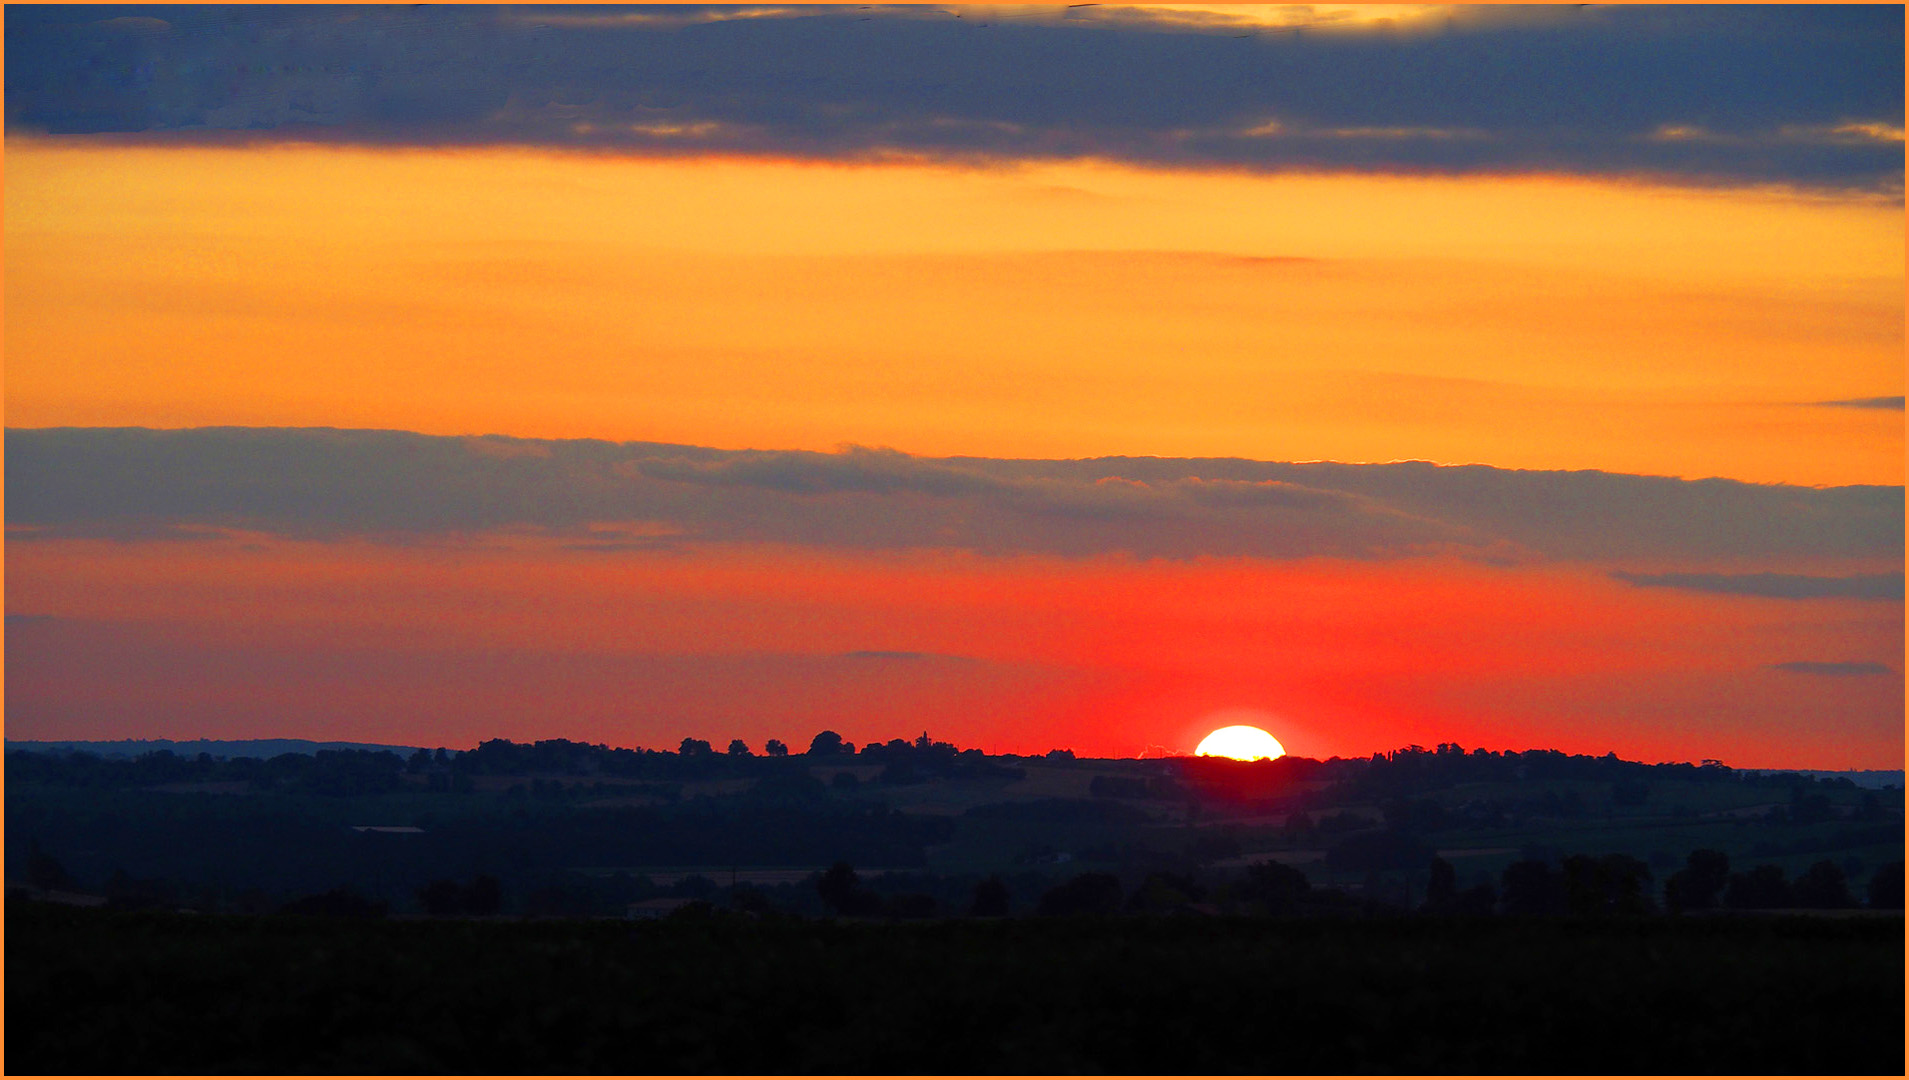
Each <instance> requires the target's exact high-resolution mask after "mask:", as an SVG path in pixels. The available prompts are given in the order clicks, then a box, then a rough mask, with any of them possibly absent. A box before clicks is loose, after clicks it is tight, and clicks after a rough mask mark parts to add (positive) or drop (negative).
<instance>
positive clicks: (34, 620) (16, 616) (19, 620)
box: [6, 611, 54, 630]
mask: <svg viewBox="0 0 1909 1080" xmlns="http://www.w3.org/2000/svg"><path fill="white" fill-rule="evenodd" d="M53 620H54V616H52V615H40V614H35V613H30V612H21V611H9V612H7V621H6V626H7V629H8V630H18V629H21V628H23V627H28V626H44V625H46V624H47V623H50V622H52V621H53Z"/></svg>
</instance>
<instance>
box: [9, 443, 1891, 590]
mask: <svg viewBox="0 0 1909 1080" xmlns="http://www.w3.org/2000/svg"><path fill="white" fill-rule="evenodd" d="M6 484H7V491H8V502H7V526H8V530H9V537H10V538H12V539H15V540H32V539H34V538H37V537H60V536H97V537H104V538H111V539H143V538H148V537H168V538H174V539H183V538H188V537H193V536H202V537H203V536H211V535H217V532H216V531H217V530H249V531H257V532H265V533H276V534H280V535H287V536H305V537H315V538H327V537H339V536H347V535H350V536H366V537H374V538H378V537H382V538H385V539H388V540H391V541H393V542H410V541H411V540H412V539H414V538H417V537H422V536H430V535H444V534H468V533H477V532H482V531H485V530H495V529H506V528H515V529H532V530H540V531H543V532H545V533H547V534H549V535H551V536H554V537H556V538H557V539H559V540H560V541H561V542H563V543H565V544H568V545H571V546H581V547H585V548H589V549H592V550H597V551H602V552H604V553H605V554H606V556H607V555H614V553H616V552H617V551H629V550H654V549H657V548H659V547H674V546H679V545H683V544H693V543H702V542H769V543H784V544H798V545H808V546H816V547H825V548H842V549H880V548H888V549H895V548H950V549H963V550H971V551H977V552H981V553H985V554H1015V553H1041V554H1053V555H1062V556H1087V555H1095V554H1100V553H1107V552H1125V553H1129V554H1132V555H1135V556H1139V557H1161V558H1197V557H1200V556H1254V557H1262V558H1302V557H1306V556H1314V555H1330V556H1341V557H1356V558H1396V557H1405V556H1411V555H1414V554H1419V553H1428V552H1456V553H1459V554H1464V555H1467V556H1471V557H1476V558H1483V559H1490V560H1500V561H1502V560H1513V561H1516V560H1521V559H1547V558H1556V559H1620V558H1650V559H1655V560H1689V561H1693V562H1694V561H1700V560H1705V559H1717V558H1743V557H1797V558H1852V557H1856V558H1862V557H1870V558H1874V557H1900V554H1901V551H1902V543H1903V489H1902V488H1900V487H1881V486H1864V487H1843V488H1805V487H1791V486H1784V485H1774V484H1745V483H1739V482H1736V481H1729V480H1699V481H1686V480H1676V479H1670V478H1665V477H1648V476H1626V475H1621V474H1614V473H1602V472H1590V471H1584V472H1538V471H1527V470H1506V469H1494V468H1490V467H1487V466H1480V465H1467V466H1451V467H1445V466H1436V465H1431V464H1428V463H1425V462H1400V463H1393V464H1370V465H1358V464H1338V463H1332V462H1306V463H1292V462H1262V461H1248V460H1244V459H1238V458H1204V459H1196V458H1096V459H1087V460H1076V461H1046V460H1015V459H998V458H921V457H914V456H911V455H908V454H904V453H901V452H898V451H894V450H873V449H867V448H859V447H852V448H848V449H845V450H842V451H839V452H836V453H814V452H808V451H755V450H717V449H711V448H707V447H696V446H678V445H669V444H660V443H610V442H602V441H597V440H532V439H506V438H502V437H487V438H482V439H467V438H449V437H437V436H428V435H417V434H411V433H406V432H392V431H341V430H335V429H284V428H262V429H254V428H202V429H194V430H186V431H153V430H147V429H136V428H134V429H127V428H114V429H105V428H102V429H85V428H51V429H39V430H11V431H8V432H7V434H6ZM1623 580H1626V581H1629V582H1631V583H1632V584H1636V585H1645V586H1666V587H1676V588H1699V589H1707V590H1709V591H1723V592H1748V593H1749V594H1751V595H1765V594H1767V595H1817V594H1822V595H1861V596H1876V597H1879V598H1880V597H1882V596H1883V595H1885V594H1887V595H1893V596H1894V597H1897V598H1899V597H1900V596H1901V595H1902V585H1901V577H1900V575H1896V576H1893V577H1891V576H1886V575H1885V576H1871V577H1863V578H1852V579H1843V578H1826V579H1816V578H1807V577H1797V576H1794V575H1747V576H1730V575H1703V574H1656V575H1651V574H1627V575H1623ZM1891 583H1893V585H1892V584H1891ZM1891 589H1893V592H1891V591H1890V590H1891ZM1758 590H1765V591H1764V592H1761V593H1760V592H1758ZM1811 590H1815V591H1814V592H1812V591H1811ZM1826 590H1827V591H1826ZM1837 590H1842V591H1841V592H1838V591H1837Z"/></svg>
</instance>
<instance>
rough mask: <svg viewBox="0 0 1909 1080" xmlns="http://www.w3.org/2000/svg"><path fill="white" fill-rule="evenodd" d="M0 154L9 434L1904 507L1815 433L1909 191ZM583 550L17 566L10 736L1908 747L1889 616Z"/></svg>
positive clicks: (1869, 754)
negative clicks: (374, 444) (291, 438)
mask: <svg viewBox="0 0 1909 1080" xmlns="http://www.w3.org/2000/svg"><path fill="white" fill-rule="evenodd" d="M5 165H6V184H7V191H6V194H7V217H6V261H7V265H6V272H7V290H6V315H7V319H6V327H5V346H6V356H7V366H8V372H7V386H6V390H7V393H6V423H7V425H8V426H9V427H12V428H35V427H49V426H64V425H73V426H116V425H139V426H152V427H193V426H201V425H250V426H301V425H322V426H337V427H347V428H391V429H403V430H408V431H417V432H425V433H434V434H472V433H501V434H508V435H517V436H535V437H550V438H579V437H584V438H601V439H613V440H624V439H628V440H652V441H659V442H678V443H688V444H695V445H699V446H710V447H726V448H739V447H760V448H778V449H817V450H828V449H831V448H834V447H837V446H838V445H840V444H843V443H855V444H862V445H869V446H893V447H896V448H899V449H901V450H903V451H907V452H909V453H912V454H921V455H952V454H963V455H977V456H987V457H1083V456H1099V455H1114V454H1133V455H1160V456H1177V457H1190V456H1228V455H1231V456H1240V457H1248V458H1255V459H1262V460H1275V461H1278V460H1318V459H1329V460H1339V461H1351V462H1368V461H1388V460H1397V459H1424V460H1433V461H1437V462H1444V463H1462V462H1481V463H1486V464H1490V465H1494V466H1498V467H1500V468H1525V469H1602V470H1609V471H1615V472H1627V473H1645V474H1662V475H1670V476H1681V477H1687V478H1696V477H1705V476H1723V477H1731V478H1736V479H1740V480H1746V481H1753V482H1782V483H1792V484H1804V485H1839V484H1885V485H1897V484H1901V483H1902V482H1903V478H1904V449H1905V447H1904V438H1903V431H1904V428H1903V413H1902V412H1901V411H1900V410H1899V409H1875V408H1869V409H1862V408H1849V407H1835V406H1831V405H1825V404H1822V403H1824V402H1835V401H1844V400H1848V399H1859V398H1876V397H1888V396H1894V395H1900V394H1902V393H1903V382H1904V380H1903V365H1902V356H1903V345H1904V341H1903V326H1904V323H1903V297H1904V291H1903V286H1904V232H1903V228H1902V210H1901V206H1900V204H1899V202H1890V201H1888V200H1878V199H1876V198H1873V197H1870V196H1862V195H1850V196H1847V197H1844V196H1830V195H1824V194H1811V195H1797V194H1793V193H1787V194H1786V193H1783V192H1778V191H1773V190H1758V191H1747V190H1729V189H1722V188H1716V189H1700V188H1689V187H1687V188H1672V187H1656V186H1648V185H1644V184H1641V183H1628V182H1619V181H1605V180H1586V179H1571V178H1561V177H1543V176H1524V177H1515V178H1514V177H1494V176H1486V175H1475V176H1471V177H1467V178H1446V179H1435V178H1425V177H1418V178H1407V177H1394V176H1383V175H1365V176H1352V175H1330V176H1327V175H1307V174H1301V173H1287V174H1277V175H1275V174H1262V175H1254V174H1248V173H1244V172H1241V173H1230V172H1199V171H1190V170H1189V171H1171V170H1163V169H1141V168H1134V167H1127V166H1120V165H1115V164H1108V163H1095V162H1076V163H1072V164H1044V165H1024V166H1016V165H1001V166H999V167H994V168H956V167H943V166H933V167H931V166H926V165H917V164H907V163H900V162H897V163H891V164H880V165H870V164H863V165H842V164H818V163H792V162H783V161H771V160H745V159H740V158H687V157H685V158H668V159H665V158H643V157H638V156H618V155H612V154H601V155H590V154H566V153H560V152H546V151H534V150H522V149H470V150H373V149H350V148H335V147H333V148H323V147H315V146H292V145H280V146H264V145H262V146H254V147H227V148H215V147H205V146H199V147H190V146H178V147H169V148H156V147H141V146H134V145H119V144H114V143H112V142H111V141H106V140H96V139H90V138H74V137H68V138H61V139H47V138H30V137H18V136H9V138H8V139H7V158H6V162H5ZM714 497H717V496H712V498H714ZM560 541H561V538H558V537H553V536H550V535H539V534H537V533H536V532H534V531H530V530H526V531H523V532H502V533H488V534H480V535H474V536H473V535H439V536H434V537H425V538H420V537H409V538H396V539H393V538H390V537H386V538H384V539H383V540H376V541H374V540H371V539H361V538H360V539H353V538H345V539H331V540H325V541H317V540H300V541H293V540H288V539H284V538H280V537H273V536H269V535H264V534H252V535H247V534H234V535H231V536H228V537H225V538H223V539H201V540H195V541H175V540H147V541H127V540H115V541H105V540H77V539H66V540H34V541H31V542H19V541H16V542H14V543H12V544H10V545H9V548H8V550H7V565H6V570H7V573H8V577H7V586H8V592H7V610H8V613H9V615H10V617H11V616H16V615H17V616H21V617H20V618H17V619H15V618H10V619H9V632H8V636H7V684H8V685H7V689H8V690H9V691H10V694H9V697H8V709H7V718H6V719H7V726H8V734H9V736H10V737H12V738H89V737H91V738H119V737H132V736H141V735H144V736H148V737H160V736H163V737H173V738H193V737H201V736H204V737H215V738H217V737H225V738H239V737H266V736H271V737H305V738H315V739H357V740H365V741H384V742H393V743H428V744H431V745H438V744H442V745H447V746H453V747H463V746H470V745H472V744H474V743H475V742H476V741H478V740H480V739H484V738H490V737H496V736H500V735H502V736H508V737H512V738H519V739H524V738H538V737H567V738H583V739H588V740H592V741H604V742H609V743H612V744H618V745H646V746H673V745H674V744H675V743H676V741H677V740H679V739H680V738H682V737H683V736H685V735H689V736H695V737H699V738H707V739H710V740H712V741H714V742H717V743H718V744H719V745H720V744H721V743H724V742H726V741H727V740H728V739H730V738H732V737H742V738H744V739H746V740H748V741H750V742H751V744H752V745H755V746H757V747H758V748H759V747H760V745H761V742H762V741H763V740H764V739H766V738H770V737H778V738H782V739H784V740H786V741H788V742H790V743H791V744H792V745H797V746H798V748H799V746H800V745H802V744H805V743H806V740H807V739H808V738H809V736H810V735H812V734H813V733H814V732H815V731H816V730H818V729H820V728H822V727H833V728H835V729H837V730H839V731H841V732H842V733H843V734H844V735H846V736H848V737H849V738H850V739H852V740H854V741H857V742H861V741H865V740H867V739H870V738H878V739H883V740H886V739H889V738H893V737H897V736H912V735H914V734H917V733H919V731H920V730H921V729H923V728H927V729H928V730H929V731H930V733H931V734H933V735H935V736H936V737H937V738H950V739H952V740H953V741H955V742H957V743H958V744H960V745H963V746H979V747H981V748H983V749H989V750H1000V751H1015V752H1035V753H1038V752H1041V751H1044V750H1046V749H1048V748H1049V747H1050V746H1069V747H1072V748H1074V749H1076V750H1077V751H1079V752H1081V753H1083V754H1096V755H1113V756H1124V755H1132V754H1137V753H1141V752H1144V751H1148V750H1149V749H1152V750H1153V751H1156V752H1157V751H1159V750H1163V749H1164V750H1170V751H1184V750H1188V749H1190V748H1191V747H1192V746H1193V745H1194V744H1195V743H1196V742H1197V741H1198V738H1199V736H1200V735H1202V734H1204V732H1205V727H1206V725H1207V720H1208V718H1209V717H1211V716H1212V715H1213V714H1215V713H1216V712H1219V711H1222V710H1226V709H1238V708H1250V709H1259V710H1264V711H1265V712H1266V713H1267V714H1268V715H1269V716H1270V717H1272V718H1273V719H1272V720H1269V722H1268V726H1270V727H1272V729H1273V730H1274V733H1275V734H1276V735H1277V736H1278V737H1279V738H1280V739H1281V740H1282V741H1283V742H1284V743H1285V745H1286V747H1287V749H1288V750H1289V751H1291V752H1293V753H1296V754H1302V755H1307V756H1318V757H1324V756H1329V755H1334V754H1342V755H1361V754H1367V753H1371V752H1372V751H1374V750H1383V749H1390V748H1393V747H1397V746H1401V745H1405V744H1408V743H1415V742H1416V743H1420V744H1425V745H1431V744H1435V743H1437V742H1440V741H1458V742H1461V743H1464V744H1466V745H1480V744H1482V745H1486V746H1490V747H1497V748H1514V749H1523V748H1527V747H1539V746H1545V747H1555V748H1558V749H1563V750H1566V751H1571V752H1585V753H1603V752H1605V751H1607V750H1614V751H1616V752H1618V753H1619V754H1620V755H1621V756H1624V757H1627V758H1632V759H1641V760H1646V761H1654V760H1697V759H1701V758H1705V757H1722V758H1724V759H1726V760H1728V761H1729V762H1730V763H1731V764H1733V765H1739V766H1746V767H1756V766H1781V765H1789V766H1798V767H1818V768H1842V767H1872V768H1876V767H1890V766H1891V765H1894V764H1899V763H1900V761H1901V755H1902V728H1901V720H1902V685H1903V684H1902V676H1901V673H1900V672H1901V658H1902V656H1903V629H1902V605H1901V602H1900V601H1899V600H1896V601H1889V600H1883V601H1877V600H1852V599H1812V600H1802V601H1798V600H1772V599H1758V598H1754V597H1745V596H1725V595H1712V594H1704V593H1693V592H1688V591H1678V590H1676V589H1669V588H1640V587H1637V586H1634V585H1629V584H1625V583H1623V582H1621V581H1618V580H1615V579H1614V578H1613V577H1612V576H1611V573H1610V572H1611V571H1612V569H1613V567H1615V566H1616V564H1615V563H1613V564H1611V565H1604V564H1596V565H1593V564H1590V563H1573V562H1568V561H1550V562H1547V561H1544V560H1542V559H1535V560H1530V561H1526V562H1523V563H1520V564H1518V565H1515V566H1514V565H1488V564H1486V563H1484V562H1482V561H1480V562H1467V561H1462V560H1460V559H1458V558H1457V557H1455V556H1451V555H1440V556H1430V557H1415V558H1400V559H1394V560H1379V559H1374V560H1371V561H1357V560H1342V559H1327V558H1304V559H1294V560H1288V561H1278V560H1272V559H1231V558H1201V559H1194V560H1191V561H1180V562H1176V561H1169V560H1151V561H1149V560H1137V559H1133V558H1130V557H1127V556H1121V555H1112V556H1109V555H1096V556H1091V557H1081V558H1072V559H1066V558H1059V557H1054V556H1050V555H1039V554H1029V555H1011V556H1008V555H1003V556H993V557H989V556H983V555H979V554H972V553H966V554H964V553H958V552H949V551H889V552H866V551H864V552H854V551H842V550H829V549H826V548H824V547H816V548H800V547H794V546H781V545H777V544H757V545H750V544H728V543H693V542H686V543H684V544H682V545H680V546H678V547H676V548H674V549H671V550H665V551H652V552H643V551H626V552H622V553H618V554H616V555H613V556H612V555H606V554H602V553H595V554H591V553H583V552H578V551H573V550H569V549H567V548H566V547H565V546H564V545H563V543H562V542H560ZM1481 550H1482V549H1481ZM1873 563H1874V560H1869V561H1867V562H1863V563H1862V565H1853V564H1852V565H1831V564H1830V563H1829V562H1827V561H1824V560H1818V561H1816V562H1813V563H1808V562H1800V563H1798V564H1796V565H1790V564H1787V563H1784V562H1782V561H1781V560H1774V561H1770V562H1768V563H1766V564H1759V565H1756V566H1748V565H1745V566H1739V567H1734V568H1727V567H1722V566H1721V565H1720V564H1713V565H1709V566H1707V567H1697V566H1692V565H1686V564H1685V563H1681V562H1678V561H1677V560H1676V559H1675V558H1672V557H1670V556H1666V557H1665V559H1664V562H1663V565H1661V566H1657V565H1652V566H1644V565H1641V564H1636V563H1626V564H1624V565H1623V567H1622V568H1623V569H1628V570H1630V571H1633V572H1635V571H1641V570H1662V571H1677V570H1691V569H1706V568H1707V569H1710V570H1718V569H1735V570H1737V571H1740V572H1748V571H1753V570H1765V569H1768V570H1775V571H1782V572H1789V573H1804V574H1835V573H1857V572H1861V573H1875V572H1877V571H1879V570H1887V569H1890V567H1889V566H1885V565H1875V564H1873ZM35 616H46V617H45V618H35ZM884 654H890V655H884ZM899 654H917V655H899ZM1799 660H1804V661H1812V662H1814V661H1822V662H1829V663H1832V664H1851V665H1860V664H1867V665H1877V664H1880V665H1884V666H1886V667H1887V668H1888V669H1889V670H1888V672H1887V673H1886V674H1884V675H1880V676H1878V675H1875V674H1871V675H1869V676H1866V677H1821V676H1810V675H1799V674H1796V673H1793V672H1790V671H1784V670H1780V669H1778V668H1776V667H1774V666H1773V665H1777V664H1782V663H1791V662H1796V661H1799Z"/></svg>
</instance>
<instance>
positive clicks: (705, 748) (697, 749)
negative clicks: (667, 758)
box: [676, 738, 715, 757]
mask: <svg viewBox="0 0 1909 1080" xmlns="http://www.w3.org/2000/svg"><path fill="white" fill-rule="evenodd" d="M676 752H677V753H679V754H681V755H683V756H684V757H691V756H699V755H702V754H713V753H715V749H714V748H713V747H711V746H710V745H709V740H708V739H689V738H685V739H684V740H683V742H682V744H681V745H680V746H678V747H677V748H676Z"/></svg>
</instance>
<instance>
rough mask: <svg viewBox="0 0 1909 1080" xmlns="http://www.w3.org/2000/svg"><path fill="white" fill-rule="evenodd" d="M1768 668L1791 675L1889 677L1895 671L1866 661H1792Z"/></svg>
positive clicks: (1884, 665) (1885, 665) (1887, 666)
mask: <svg viewBox="0 0 1909 1080" xmlns="http://www.w3.org/2000/svg"><path fill="white" fill-rule="evenodd" d="M1770 666H1771V667H1773V668H1775V669H1776V670H1778V671H1787V672H1789V673H1791V674H1793V675H1830V676H1854V675H1890V674H1894V672H1895V669H1894V668H1891V667H1890V666H1889V665H1887V664H1876V663H1869V662H1867V661H1860V662H1857V661H1826V660H1792V661H1790V662H1789V663H1786V664H1771V665H1770Z"/></svg>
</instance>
